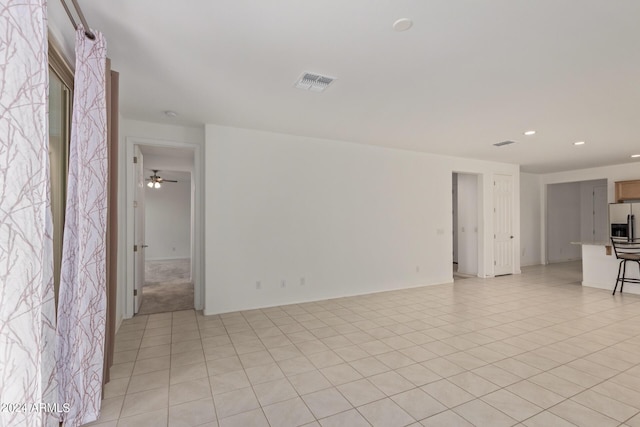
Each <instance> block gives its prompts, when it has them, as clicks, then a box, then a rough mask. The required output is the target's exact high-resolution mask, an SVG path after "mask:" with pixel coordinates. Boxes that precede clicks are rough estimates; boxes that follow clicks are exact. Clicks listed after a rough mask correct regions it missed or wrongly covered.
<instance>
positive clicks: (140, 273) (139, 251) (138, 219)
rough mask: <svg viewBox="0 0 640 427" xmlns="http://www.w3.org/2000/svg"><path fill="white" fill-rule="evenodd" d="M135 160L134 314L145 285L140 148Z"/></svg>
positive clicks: (142, 171) (137, 149) (137, 150)
mask: <svg viewBox="0 0 640 427" xmlns="http://www.w3.org/2000/svg"><path fill="white" fill-rule="evenodd" d="M134 155H135V159H136V161H135V162H134V164H133V168H134V176H135V177H136V191H135V199H134V201H133V217H134V221H133V233H134V246H133V282H134V288H133V289H134V290H133V313H134V314H136V313H138V311H140V305H141V304H142V286H143V285H144V263H145V257H144V252H145V251H144V248H145V247H146V245H145V243H144V240H145V239H144V169H143V162H142V153H141V152H140V147H138V146H137V145H136V146H135V154H134Z"/></svg>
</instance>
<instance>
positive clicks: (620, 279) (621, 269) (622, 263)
mask: <svg viewBox="0 0 640 427" xmlns="http://www.w3.org/2000/svg"><path fill="white" fill-rule="evenodd" d="M627 261H635V262H636V263H637V264H638V272H640V261H636V260H628V259H623V260H622V261H620V265H618V277H617V278H616V285H615V286H614V287H613V293H612V294H611V295H615V294H616V289H617V288H618V282H620V293H622V288H623V287H624V280H625V278H626V277H627ZM621 272H622V277H620V273H621ZM636 280H640V279H629V281H631V282H634V283H640V282H637V281H636Z"/></svg>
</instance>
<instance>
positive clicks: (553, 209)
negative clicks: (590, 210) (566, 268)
mask: <svg viewBox="0 0 640 427" xmlns="http://www.w3.org/2000/svg"><path fill="white" fill-rule="evenodd" d="M580 218H581V214H580V183H577V182H571V183H564V184H553V185H549V186H548V187H547V251H548V252H547V260H548V261H549V262H563V261H571V260H577V259H580V258H581V251H582V248H581V247H580V246H579V245H575V244H571V242H579V241H580V238H581V237H580Z"/></svg>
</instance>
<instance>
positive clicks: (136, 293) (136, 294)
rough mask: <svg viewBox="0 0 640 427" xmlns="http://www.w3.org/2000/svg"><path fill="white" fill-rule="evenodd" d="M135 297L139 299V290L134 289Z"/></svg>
mask: <svg viewBox="0 0 640 427" xmlns="http://www.w3.org/2000/svg"><path fill="white" fill-rule="evenodd" d="M133 296H134V297H137V296H138V290H137V289H134V290H133Z"/></svg>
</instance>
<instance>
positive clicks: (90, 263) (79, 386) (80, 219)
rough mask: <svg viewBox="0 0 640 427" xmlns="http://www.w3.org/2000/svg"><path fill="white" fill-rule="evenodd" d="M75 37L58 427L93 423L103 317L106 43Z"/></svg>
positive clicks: (101, 356) (60, 305)
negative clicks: (66, 407) (63, 407)
mask: <svg viewBox="0 0 640 427" xmlns="http://www.w3.org/2000/svg"><path fill="white" fill-rule="evenodd" d="M94 34H95V36H96V38H95V40H91V39H89V38H87V37H86V36H85V34H84V30H83V29H79V30H78V31H77V33H76V70H75V72H76V75H75V87H74V99H73V118H72V124H71V147H70V151H69V178H68V187H67V208H66V216H65V228H64V243H63V250H62V268H61V270H62V273H61V278H60V296H59V302H58V382H59V384H60V401H61V402H65V403H69V404H70V407H71V410H70V412H68V413H66V414H63V420H64V422H65V424H64V425H65V427H75V426H79V425H82V424H84V423H88V422H90V421H94V420H96V419H97V418H98V416H99V415H100V400H101V397H102V375H103V361H104V342H105V316H106V304H107V300H106V224H107V177H108V157H107V156H108V150H107V112H106V92H105V79H106V76H105V71H106V50H107V49H106V42H105V40H104V37H103V36H102V34H100V33H98V32H96V31H94Z"/></svg>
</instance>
